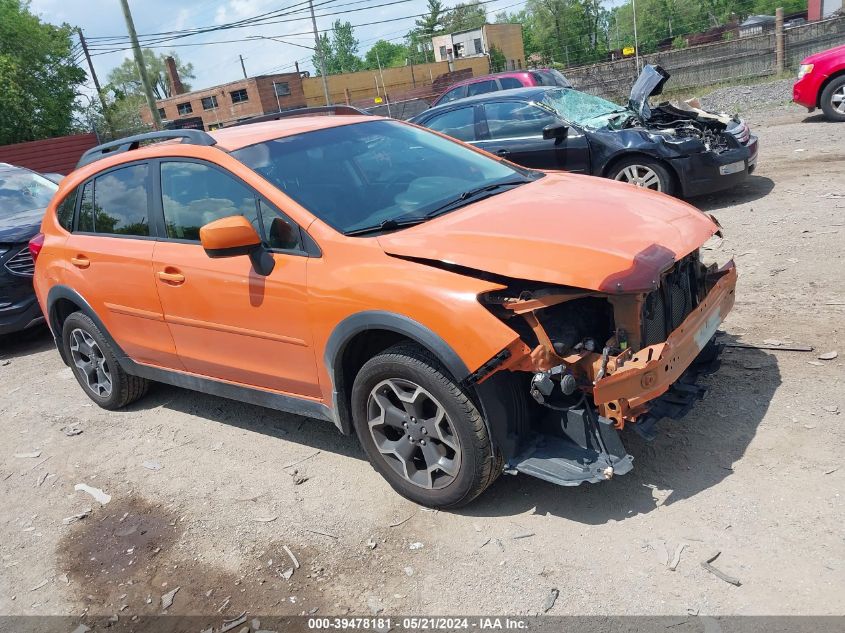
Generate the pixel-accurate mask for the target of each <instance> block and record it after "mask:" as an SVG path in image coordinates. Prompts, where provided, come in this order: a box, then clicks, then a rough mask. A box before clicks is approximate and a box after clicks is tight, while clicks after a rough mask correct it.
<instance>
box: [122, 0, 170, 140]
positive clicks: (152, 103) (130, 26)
mask: <svg viewBox="0 0 845 633" xmlns="http://www.w3.org/2000/svg"><path fill="white" fill-rule="evenodd" d="M120 6H121V8H122V9H123V18H124V19H125V20H126V30H127V31H129V39H130V40H131V41H132V50H133V52H134V53H135V65H136V66H138V75H140V77H141V84H142V85H143V86H144V94H145V95H146V97H147V105H148V106H149V107H150V115H152V118H153V127H154V128H155V129H157V130H159V129H161V116H159V113H158V107H157V106H156V100H155V96H154V95H153V88H152V85H150V78H149V77H148V76H147V67H146V66H145V65H144V56H143V54H142V53H141V45H140V44H138V34H137V33H136V32H135V23H134V22H133V21H132V12H131V11H129V1H128V0H120Z"/></svg>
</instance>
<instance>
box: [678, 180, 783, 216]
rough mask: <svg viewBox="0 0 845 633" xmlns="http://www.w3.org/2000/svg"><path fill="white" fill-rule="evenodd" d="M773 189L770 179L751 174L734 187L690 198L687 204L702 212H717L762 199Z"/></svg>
mask: <svg viewBox="0 0 845 633" xmlns="http://www.w3.org/2000/svg"><path fill="white" fill-rule="evenodd" d="M774 188H775V183H774V181H773V180H772V179H771V178H766V177H765V176H757V175H755V174H752V175H751V176H749V177H748V178H747V179H746V180H745V181H744V182H742V183H740V184H738V185H737V186H736V187H733V188H731V189H727V190H725V191H717V192H715V193H708V194H705V195H702V196H696V197H695V198H690V199H689V203H690V204H691V205H693V206H696V207H698V208H699V209H701V210H702V211H717V210H719V209H724V208H726V207H732V206H734V205H737V204H744V203H746V202H754V201H755V200H759V199H760V198H764V197H765V196H767V195H769V193H771V192H772V190H773V189H774Z"/></svg>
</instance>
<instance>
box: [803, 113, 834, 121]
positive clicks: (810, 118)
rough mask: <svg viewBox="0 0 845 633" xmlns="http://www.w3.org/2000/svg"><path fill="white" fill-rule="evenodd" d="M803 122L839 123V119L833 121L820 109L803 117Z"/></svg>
mask: <svg viewBox="0 0 845 633" xmlns="http://www.w3.org/2000/svg"><path fill="white" fill-rule="evenodd" d="M801 123H839V121H831V120H830V119H828V118H827V117H826V116H825V115H824V112H822V111H821V110H819V111H818V112H816V113H815V114H810V115H807V116H805V117H804V118H803V119H801Z"/></svg>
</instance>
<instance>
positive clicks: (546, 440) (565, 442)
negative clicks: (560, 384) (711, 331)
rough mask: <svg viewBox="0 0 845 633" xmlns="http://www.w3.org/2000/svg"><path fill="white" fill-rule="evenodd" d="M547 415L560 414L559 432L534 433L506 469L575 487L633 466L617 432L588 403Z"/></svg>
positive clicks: (609, 476)
mask: <svg viewBox="0 0 845 633" xmlns="http://www.w3.org/2000/svg"><path fill="white" fill-rule="evenodd" d="M550 415H558V416H562V417H561V418H560V428H561V431H562V434H561V435H558V434H551V433H537V434H535V435H534V436H533V437H532V438H531V441H530V442H529V444H528V446H526V447H525V448H524V450H523V451H522V452H521V453H520V454H519V455H518V456H517V457H516V458H515V459H513V460H511V462H510V463H509V464H508V467H507V470H508V471H510V472H511V473H514V474H515V473H516V472H520V473H524V474H526V475H531V476H532V477H538V478H540V479H543V480H545V481H548V482H551V483H553V484H558V485H560V486H577V485H580V484H582V483H584V482H589V483H598V482H600V481H605V480H607V479H610V478H611V477H613V476H614V475H624V474H625V473H628V472H630V471H631V469H632V468H633V461H634V458H633V457H631V456H630V455H628V454H627V453H626V452H625V447H624V446H623V445H622V440H621V439H620V438H619V433H618V431H616V430H615V429H614V428H613V425H612V424H611V422H610V420H606V419H605V418H602V417H597V416H596V414H595V413H594V412H593V410H592V408H590V407H589V406H587V407H585V408H583V409H571V410H569V411H566V412H565V413H563V414H561V413H550Z"/></svg>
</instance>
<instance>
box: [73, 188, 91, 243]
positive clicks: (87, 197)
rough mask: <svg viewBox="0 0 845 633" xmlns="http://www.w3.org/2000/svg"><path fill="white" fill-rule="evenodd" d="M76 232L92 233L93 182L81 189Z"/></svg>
mask: <svg viewBox="0 0 845 633" xmlns="http://www.w3.org/2000/svg"><path fill="white" fill-rule="evenodd" d="M76 230H77V231H87V232H89V233H93V232H94V181H93V180H90V181H88V182H86V183H85V186H84V187H82V202H81V203H80V204H79V220H77V222H76Z"/></svg>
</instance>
